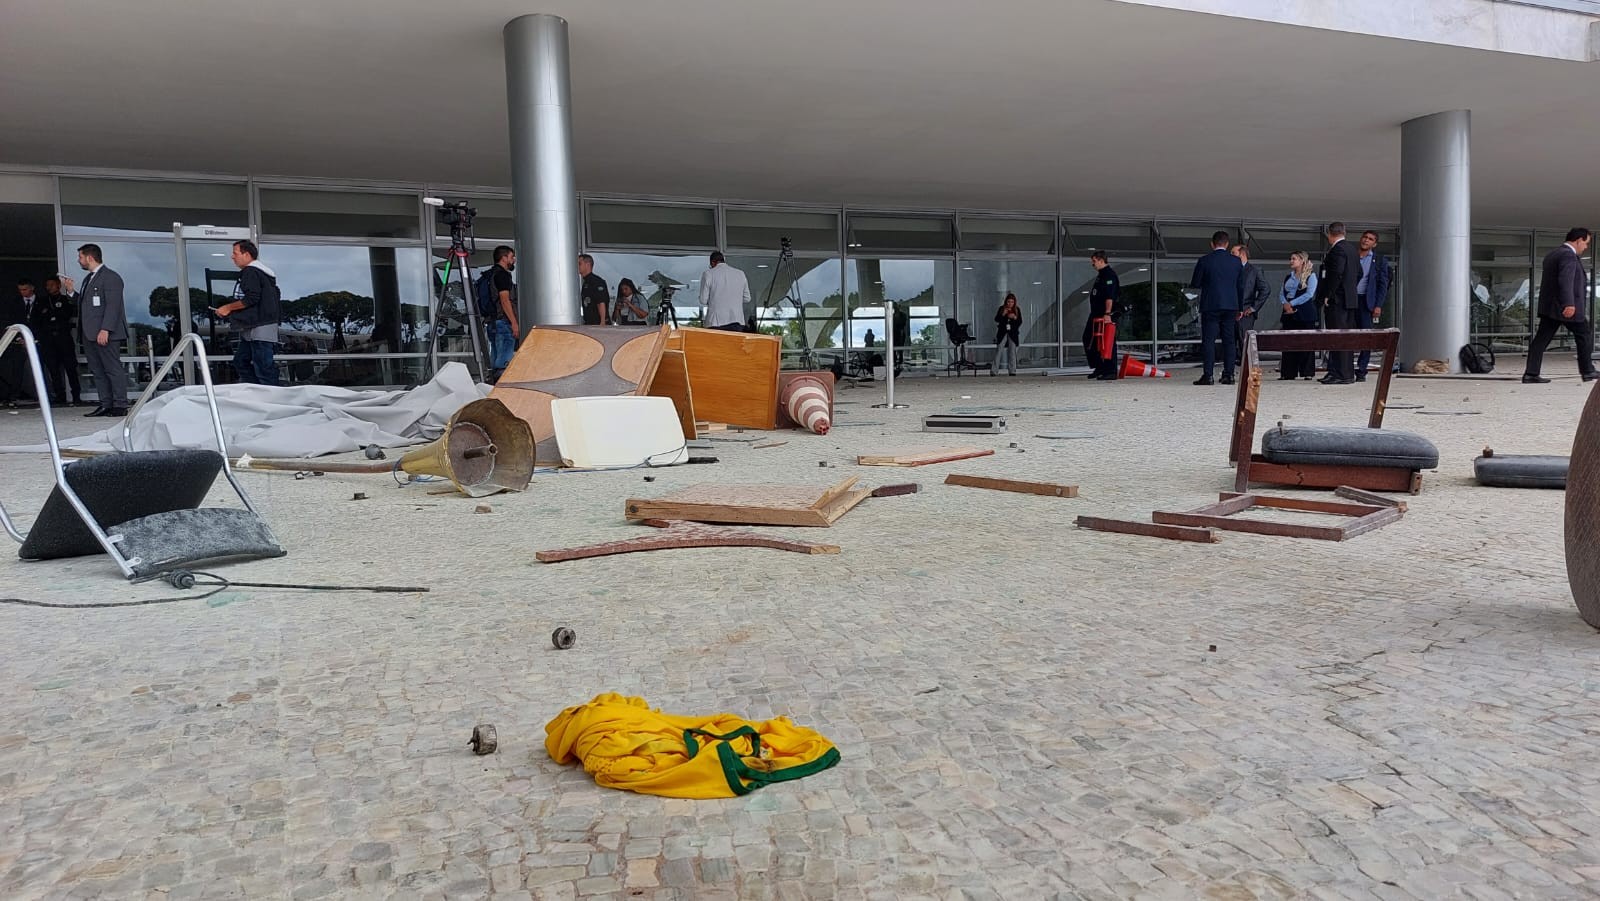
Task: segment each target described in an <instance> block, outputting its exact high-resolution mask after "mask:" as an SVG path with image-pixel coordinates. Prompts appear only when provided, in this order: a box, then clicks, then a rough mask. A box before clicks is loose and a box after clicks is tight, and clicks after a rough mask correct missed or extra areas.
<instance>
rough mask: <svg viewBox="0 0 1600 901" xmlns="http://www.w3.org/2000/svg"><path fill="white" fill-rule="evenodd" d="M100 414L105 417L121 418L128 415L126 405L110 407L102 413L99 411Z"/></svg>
mask: <svg viewBox="0 0 1600 901" xmlns="http://www.w3.org/2000/svg"><path fill="white" fill-rule="evenodd" d="M100 415H101V416H105V417H107V418H109V419H121V418H122V417H124V416H127V415H128V408H127V407H110V408H108V409H107V410H106V411H105V412H104V413H101V414H100Z"/></svg>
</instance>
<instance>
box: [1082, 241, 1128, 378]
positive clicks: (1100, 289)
mask: <svg viewBox="0 0 1600 901" xmlns="http://www.w3.org/2000/svg"><path fill="white" fill-rule="evenodd" d="M1089 265H1091V266H1093V267H1094V268H1095V278H1094V286H1093V287H1091V288H1090V289H1089V321H1087V322H1085V323H1084V324H1083V351H1084V353H1085V354H1087V355H1088V358H1089V367H1090V369H1089V378H1091V379H1099V380H1101V381H1105V382H1113V381H1116V379H1117V345H1116V341H1115V339H1113V340H1112V343H1111V355H1110V356H1109V357H1107V358H1105V359H1101V358H1100V348H1099V347H1097V346H1096V342H1095V340H1094V324H1095V322H1096V321H1100V322H1107V323H1112V324H1115V323H1116V321H1117V318H1118V316H1119V315H1120V314H1121V312H1122V310H1121V303H1120V301H1121V300H1122V281H1121V280H1120V279H1118V278H1117V270H1115V269H1112V268H1111V261H1110V260H1109V259H1107V258H1106V252H1105V251H1103V250H1097V251H1095V252H1094V253H1091V254H1089Z"/></svg>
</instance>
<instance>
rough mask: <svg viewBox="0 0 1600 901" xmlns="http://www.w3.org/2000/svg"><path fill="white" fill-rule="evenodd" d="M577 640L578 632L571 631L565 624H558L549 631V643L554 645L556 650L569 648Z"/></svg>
mask: <svg viewBox="0 0 1600 901" xmlns="http://www.w3.org/2000/svg"><path fill="white" fill-rule="evenodd" d="M577 641H578V633H576V632H574V631H572V630H571V629H569V628H567V627H566V626H560V627H558V628H557V629H556V630H555V631H554V632H551V633H550V643H551V644H553V645H555V647H556V650H558V651H565V650H567V649H568V648H571V647H572V646H573V645H574V644H576V643H577Z"/></svg>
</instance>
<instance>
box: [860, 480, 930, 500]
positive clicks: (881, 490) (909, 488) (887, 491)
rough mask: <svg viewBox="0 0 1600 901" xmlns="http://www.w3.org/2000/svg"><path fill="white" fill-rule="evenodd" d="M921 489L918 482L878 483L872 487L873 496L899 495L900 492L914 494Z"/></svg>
mask: <svg viewBox="0 0 1600 901" xmlns="http://www.w3.org/2000/svg"><path fill="white" fill-rule="evenodd" d="M921 490H922V484H921V483H920V482H900V483H899V484H895V485H879V486H878V487H876V488H874V489H872V496H873V497H899V496H900V495H902V494H916V493H917V492H919V491H921Z"/></svg>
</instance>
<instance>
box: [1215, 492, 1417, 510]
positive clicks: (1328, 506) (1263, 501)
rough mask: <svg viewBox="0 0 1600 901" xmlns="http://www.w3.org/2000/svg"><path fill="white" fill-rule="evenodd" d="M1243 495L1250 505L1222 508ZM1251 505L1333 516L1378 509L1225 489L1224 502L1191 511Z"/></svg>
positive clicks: (1367, 505) (1388, 505)
mask: <svg viewBox="0 0 1600 901" xmlns="http://www.w3.org/2000/svg"><path fill="white" fill-rule="evenodd" d="M1241 497H1248V498H1250V499H1251V503H1250V504H1249V506H1247V507H1241V508H1238V509H1236V510H1232V511H1224V510H1222V509H1220V508H1221V507H1222V505H1223V504H1224V503H1227V502H1228V501H1230V500H1237V499H1238V498H1241ZM1392 506H1394V505H1393V504H1384V505H1383V507H1392ZM1250 507H1270V508H1272V509H1274V510H1301V511H1304V512H1306V513H1328V514H1331V515H1333V516H1366V515H1367V514H1368V513H1372V512H1374V511H1375V509H1378V508H1375V507H1374V506H1373V505H1371V504H1341V503H1339V502H1338V501H1319V500H1312V499H1310V498H1303V497H1278V496H1277V495H1272V494H1235V493H1234V492H1232V491H1224V492H1222V503H1217V504H1212V505H1211V506H1210V507H1201V508H1200V509H1198V510H1191V511H1189V512H1191V513H1214V514H1217V515H1219V516H1226V515H1228V513H1229V512H1233V513H1238V512H1241V511H1242V510H1247V509H1249V508H1250Z"/></svg>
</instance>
